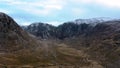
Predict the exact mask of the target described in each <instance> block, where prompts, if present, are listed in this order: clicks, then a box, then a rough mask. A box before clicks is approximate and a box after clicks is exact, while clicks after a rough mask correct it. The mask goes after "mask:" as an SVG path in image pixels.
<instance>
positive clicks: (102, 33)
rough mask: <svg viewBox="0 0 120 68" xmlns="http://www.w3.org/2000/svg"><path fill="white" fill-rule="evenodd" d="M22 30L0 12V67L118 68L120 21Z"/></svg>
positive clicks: (33, 25)
mask: <svg viewBox="0 0 120 68" xmlns="http://www.w3.org/2000/svg"><path fill="white" fill-rule="evenodd" d="M23 29H24V30H26V31H24V30H23ZM23 29H22V28H21V27H20V26H19V25H18V24H17V23H16V22H15V21H14V20H13V19H12V18H11V17H10V16H8V15H7V14H5V13H0V68H43V67H44V68H120V20H110V21H103V22H101V23H97V24H96V25H94V26H93V25H91V24H88V23H81V24H76V23H74V22H66V23H64V24H61V25H59V26H58V27H55V26H52V25H49V24H43V23H34V24H31V25H29V26H27V27H24V26H23ZM27 31H28V32H29V33H28V32H27Z"/></svg>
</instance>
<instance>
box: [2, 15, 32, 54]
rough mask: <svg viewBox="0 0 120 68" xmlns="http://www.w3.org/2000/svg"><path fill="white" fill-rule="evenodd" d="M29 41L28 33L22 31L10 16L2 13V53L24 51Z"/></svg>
mask: <svg viewBox="0 0 120 68" xmlns="http://www.w3.org/2000/svg"><path fill="white" fill-rule="evenodd" d="M29 41H30V40H29V35H28V34H27V32H25V31H24V30H23V29H21V27H20V26H19V25H18V24H17V23H16V22H15V21H14V20H13V19H12V18H11V17H10V16H8V15H6V14H4V13H0V51H4V52H10V51H16V50H20V49H23V48H25V47H26V45H27V44H29ZM24 45H25V46H24Z"/></svg>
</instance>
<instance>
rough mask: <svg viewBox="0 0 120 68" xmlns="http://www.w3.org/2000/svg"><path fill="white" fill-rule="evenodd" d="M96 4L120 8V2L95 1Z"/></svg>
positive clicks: (111, 0) (109, 0)
mask: <svg viewBox="0 0 120 68" xmlns="http://www.w3.org/2000/svg"><path fill="white" fill-rule="evenodd" d="M95 2H96V3H98V4H100V5H103V6H106V7H109V8H120V0H95Z"/></svg>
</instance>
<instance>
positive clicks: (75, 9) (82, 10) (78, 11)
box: [71, 8, 86, 15]
mask: <svg viewBox="0 0 120 68" xmlns="http://www.w3.org/2000/svg"><path fill="white" fill-rule="evenodd" d="M71 11H72V13H74V15H80V14H83V13H85V12H86V11H85V10H84V9H82V8H72V9H71Z"/></svg>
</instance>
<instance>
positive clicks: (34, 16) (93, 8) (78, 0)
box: [0, 0, 120, 26]
mask: <svg viewBox="0 0 120 68" xmlns="http://www.w3.org/2000/svg"><path fill="white" fill-rule="evenodd" d="M0 12H4V13H6V14H8V15H9V16H11V17H12V18H13V19H14V20H15V21H16V22H17V23H18V24H19V25H29V24H31V23H37V22H42V23H48V24H52V25H56V26H57V25H59V24H62V23H64V22H67V21H73V20H75V19H88V18H96V17H97V18H99V17H110V18H118V19H120V0H0Z"/></svg>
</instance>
